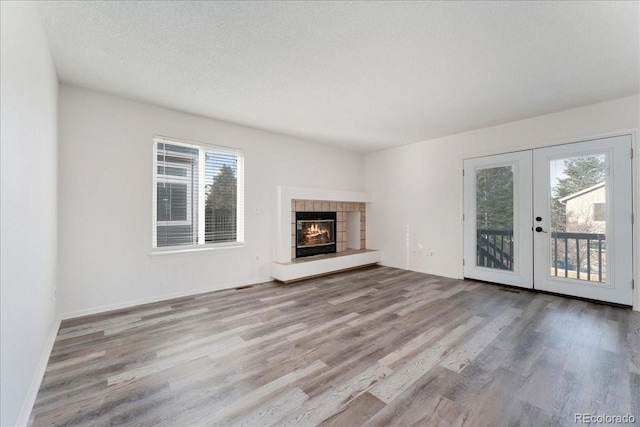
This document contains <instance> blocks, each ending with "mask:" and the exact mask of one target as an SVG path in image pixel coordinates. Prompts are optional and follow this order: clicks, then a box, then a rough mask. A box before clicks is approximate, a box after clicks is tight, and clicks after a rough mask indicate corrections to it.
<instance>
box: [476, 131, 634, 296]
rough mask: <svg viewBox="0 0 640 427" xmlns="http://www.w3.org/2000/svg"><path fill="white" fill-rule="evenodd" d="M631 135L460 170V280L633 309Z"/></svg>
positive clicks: (523, 153)
mask: <svg viewBox="0 0 640 427" xmlns="http://www.w3.org/2000/svg"><path fill="white" fill-rule="evenodd" d="M630 154H631V137H630V136H628V135H626V136H619V137H613V138H606V139H599V140H593V141H588V142H580V143H575V144H565V145H559V146H553V147H546V148H541V149H535V150H527V151H521V152H516V153H507V154H502V155H497V156H488V157H482V158H476V159H468V160H465V162H464V169H465V176H464V254H465V255H464V275H465V277H469V278H474V279H479V280H484V281H489V282H495V283H502V284H507V285H512V286H520V287H525V288H535V289H540V290H545V291H549V292H555V293H560V294H565V295H573V296H578V297H583V298H590V299H596V300H601V301H608V302H615V303H619V304H625V305H631V303H632V276H633V272H632V188H631V183H632V172H631V155H630Z"/></svg>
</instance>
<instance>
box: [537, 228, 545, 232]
mask: <svg viewBox="0 0 640 427" xmlns="http://www.w3.org/2000/svg"><path fill="white" fill-rule="evenodd" d="M536 231H537V232H538V233H546V231H544V230H543V229H542V227H536Z"/></svg>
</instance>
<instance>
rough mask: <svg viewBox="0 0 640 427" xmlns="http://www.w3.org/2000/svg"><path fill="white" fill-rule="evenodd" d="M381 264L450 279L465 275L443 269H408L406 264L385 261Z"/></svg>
mask: <svg viewBox="0 0 640 427" xmlns="http://www.w3.org/2000/svg"><path fill="white" fill-rule="evenodd" d="M380 265H381V266H383V267H391V268H398V269H400V270H407V271H415V272H416V273H424V274H430V275H432V276H440V277H446V278H448V279H456V280H462V279H463V277H458V276H457V275H455V274H450V273H443V272H441V271H434V270H424V269H408V268H406V266H405V267H403V266H398V265H391V264H385V263H384V261H383V262H382V263H380Z"/></svg>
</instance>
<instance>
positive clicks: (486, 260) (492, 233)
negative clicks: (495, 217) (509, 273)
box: [476, 230, 513, 270]
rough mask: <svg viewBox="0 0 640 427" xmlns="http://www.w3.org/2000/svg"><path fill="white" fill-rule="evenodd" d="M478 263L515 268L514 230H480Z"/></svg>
mask: <svg viewBox="0 0 640 427" xmlns="http://www.w3.org/2000/svg"><path fill="white" fill-rule="evenodd" d="M476 246H477V251H476V253H477V258H478V259H477V265H478V266H480V267H489V268H497V269H500V270H513V255H512V254H513V230H478V233H477V239H476Z"/></svg>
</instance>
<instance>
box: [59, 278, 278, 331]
mask: <svg viewBox="0 0 640 427" xmlns="http://www.w3.org/2000/svg"><path fill="white" fill-rule="evenodd" d="M266 282H273V278H272V277H269V276H267V277H261V278H258V279H254V280H246V281H243V282H236V283H230V284H225V285H223V286H222V287H220V286H212V287H210V288H204V289H198V290H192V291H186V292H178V293H173V294H165V295H160V296H155V297H149V298H142V299H139V300H133V301H125V302H122V303H117V304H110V305H103V306H99V307H93V308H88V309H84V310H78V311H71V312H68V313H63V314H61V315H60V318H61V319H62V320H67V319H73V318H76V317H82V316H90V315H92V314H98V313H104V312H106V311H112V310H120V309H123V308H131V307H135V306H137V305H142V304H149V303H153V302H159V301H165V300H169V299H174V298H182V297H188V296H192V295H200V294H206V293H207V292H214V291H222V290H224V289H233V288H238V287H240V286H251V285H257V284H258V283H266Z"/></svg>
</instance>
